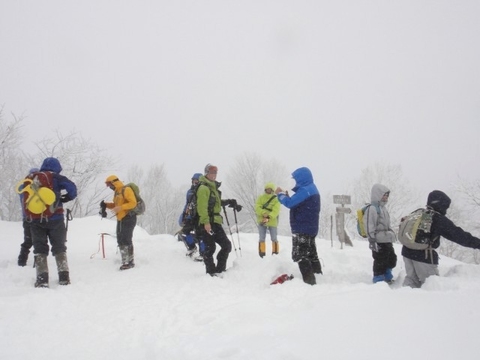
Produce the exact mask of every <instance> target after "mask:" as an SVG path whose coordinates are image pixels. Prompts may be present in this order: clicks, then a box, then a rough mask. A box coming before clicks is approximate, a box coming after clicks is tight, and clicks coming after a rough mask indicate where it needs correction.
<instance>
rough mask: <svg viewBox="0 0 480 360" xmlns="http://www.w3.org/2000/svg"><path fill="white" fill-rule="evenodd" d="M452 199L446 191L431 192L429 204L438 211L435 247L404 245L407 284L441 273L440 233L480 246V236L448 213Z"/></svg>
mask: <svg viewBox="0 0 480 360" xmlns="http://www.w3.org/2000/svg"><path fill="white" fill-rule="evenodd" d="M450 203H451V200H450V198H449V197H448V196H447V194H445V193H444V192H442V191H440V190H434V191H432V192H431V193H430V194H428V199H427V208H428V209H431V210H433V211H435V212H434V213H433V217H432V226H431V228H430V243H431V244H432V245H431V248H430V249H426V250H413V249H409V248H408V247H406V246H403V247H402V256H403V261H404V263H405V271H406V273H407V275H406V277H405V280H404V282H403V286H409V287H412V288H419V287H421V286H422V285H423V284H424V283H425V280H426V279H427V278H428V277H429V276H432V275H439V272H438V253H437V252H436V251H435V250H434V249H437V248H438V247H439V246H440V236H443V237H444V238H445V239H448V240H450V241H453V242H455V243H457V244H459V245H462V246H465V247H469V248H472V249H480V239H479V238H477V237H475V236H473V235H472V234H470V233H468V232H466V231H464V230H463V229H462V228H460V227H458V226H456V225H455V224H454V223H453V222H452V221H451V220H450V219H448V218H447V217H446V214H447V210H448V208H449V207H450Z"/></svg>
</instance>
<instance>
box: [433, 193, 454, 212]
mask: <svg viewBox="0 0 480 360" xmlns="http://www.w3.org/2000/svg"><path fill="white" fill-rule="evenodd" d="M451 202H452V200H450V198H449V197H448V196H447V194H445V193H444V192H443V191H440V190H434V191H432V192H431V193H430V194H428V200H427V206H429V207H431V208H432V209H433V210H435V211H437V212H439V213H440V214H442V215H445V214H446V213H447V209H448V208H449V207H450V204H451Z"/></svg>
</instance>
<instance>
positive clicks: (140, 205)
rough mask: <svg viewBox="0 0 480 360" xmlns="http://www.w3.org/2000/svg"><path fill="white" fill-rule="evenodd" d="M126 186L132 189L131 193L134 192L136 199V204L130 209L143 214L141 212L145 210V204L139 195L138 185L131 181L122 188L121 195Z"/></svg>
mask: <svg viewBox="0 0 480 360" xmlns="http://www.w3.org/2000/svg"><path fill="white" fill-rule="evenodd" d="M126 187H129V188H130V189H132V191H133V193H134V194H135V199H136V200H137V206H135V207H134V208H133V209H132V210H130V211H133V212H134V213H135V214H137V215H143V213H144V212H145V209H146V206H145V201H143V199H142V197H141V196H140V188H139V187H138V185H137V184H135V183H133V182H131V183H128V184H126V185H125V186H124V187H123V189H122V196H123V192H124V191H125V188H126Z"/></svg>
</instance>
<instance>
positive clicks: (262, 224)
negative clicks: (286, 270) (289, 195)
mask: <svg viewBox="0 0 480 360" xmlns="http://www.w3.org/2000/svg"><path fill="white" fill-rule="evenodd" d="M255 213H256V214H257V223H258V234H259V240H258V254H259V255H260V257H262V258H263V257H264V256H265V252H266V246H265V239H266V237H267V230H268V231H269V232H270V239H271V240H272V255H273V254H278V252H279V251H280V247H279V245H278V239H277V226H278V215H279V214H280V202H279V201H278V199H277V196H276V195H275V184H273V183H271V182H269V183H267V184H265V192H264V193H263V194H261V195H260V196H259V197H258V198H257V201H256V202H255Z"/></svg>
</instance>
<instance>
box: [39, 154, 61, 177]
mask: <svg viewBox="0 0 480 360" xmlns="http://www.w3.org/2000/svg"><path fill="white" fill-rule="evenodd" d="M40 171H53V172H55V173H57V174H60V172H61V171H62V165H60V161H58V159H57V158H54V157H48V158H46V159H45V160H43V163H42V166H41V167H40Z"/></svg>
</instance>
